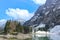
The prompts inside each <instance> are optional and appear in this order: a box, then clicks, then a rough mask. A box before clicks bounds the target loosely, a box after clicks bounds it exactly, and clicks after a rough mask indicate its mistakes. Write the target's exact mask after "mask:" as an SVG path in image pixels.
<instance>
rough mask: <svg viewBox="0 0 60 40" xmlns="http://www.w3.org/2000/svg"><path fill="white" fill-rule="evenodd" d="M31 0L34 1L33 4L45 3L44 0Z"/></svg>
mask: <svg viewBox="0 0 60 40" xmlns="http://www.w3.org/2000/svg"><path fill="white" fill-rule="evenodd" d="M33 2H34V3H35V4H40V5H42V4H45V2H46V0H33Z"/></svg>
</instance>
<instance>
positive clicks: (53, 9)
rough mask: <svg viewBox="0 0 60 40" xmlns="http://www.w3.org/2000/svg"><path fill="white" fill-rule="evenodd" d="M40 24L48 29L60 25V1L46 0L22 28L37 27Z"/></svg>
mask: <svg viewBox="0 0 60 40" xmlns="http://www.w3.org/2000/svg"><path fill="white" fill-rule="evenodd" d="M41 23H42V24H45V26H46V27H47V28H48V29H49V28H50V27H54V26H55V25H60V0H47V1H46V3H45V4H44V5H42V6H40V7H39V8H38V9H37V11H36V12H35V15H34V16H33V17H32V18H31V19H30V20H28V21H27V22H25V23H24V26H33V25H35V27H37V26H38V25H40V24H41Z"/></svg>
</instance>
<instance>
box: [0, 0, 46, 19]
mask: <svg viewBox="0 0 60 40" xmlns="http://www.w3.org/2000/svg"><path fill="white" fill-rule="evenodd" d="M45 1H46V0H0V20H9V19H24V20H29V19H30V18H31V17H32V16H33V15H34V13H35V11H36V10H37V8H38V7H39V6H40V5H42V4H44V3H45Z"/></svg>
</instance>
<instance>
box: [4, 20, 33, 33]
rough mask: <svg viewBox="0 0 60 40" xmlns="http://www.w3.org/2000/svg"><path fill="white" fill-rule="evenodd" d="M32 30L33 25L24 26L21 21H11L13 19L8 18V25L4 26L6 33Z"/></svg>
mask: <svg viewBox="0 0 60 40" xmlns="http://www.w3.org/2000/svg"><path fill="white" fill-rule="evenodd" d="M31 31H32V28H31V27H26V26H22V25H21V24H20V22H18V21H11V20H8V21H7V22H6V25H5V28H4V33H5V34H8V33H10V34H14V33H15V34H18V33H19V32H20V33H29V32H31Z"/></svg>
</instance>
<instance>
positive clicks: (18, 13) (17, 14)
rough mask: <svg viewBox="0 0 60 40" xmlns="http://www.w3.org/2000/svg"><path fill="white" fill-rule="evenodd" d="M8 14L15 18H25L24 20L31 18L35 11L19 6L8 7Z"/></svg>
mask: <svg viewBox="0 0 60 40" xmlns="http://www.w3.org/2000/svg"><path fill="white" fill-rule="evenodd" d="M6 14H7V15H8V16H11V17H13V18H14V19H24V20H29V19H30V18H31V17H32V16H33V15H34V13H29V11H28V10H25V9H19V8H16V9H13V8H8V9H7V10H6Z"/></svg>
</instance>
